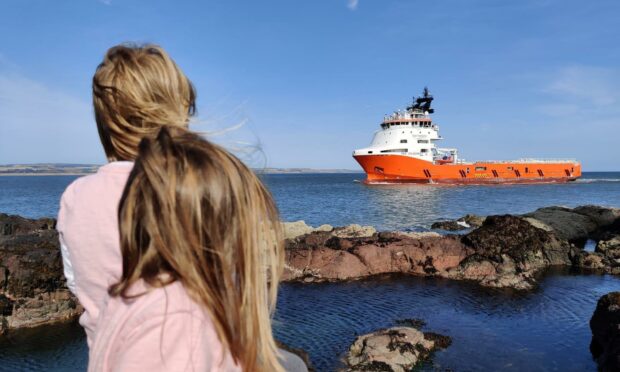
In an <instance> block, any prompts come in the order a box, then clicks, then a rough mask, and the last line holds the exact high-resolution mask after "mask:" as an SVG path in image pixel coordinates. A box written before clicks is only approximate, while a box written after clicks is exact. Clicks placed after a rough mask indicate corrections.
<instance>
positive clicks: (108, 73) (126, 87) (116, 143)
mask: <svg viewBox="0 0 620 372" xmlns="http://www.w3.org/2000/svg"><path fill="white" fill-rule="evenodd" d="M195 99H196V93H195V90H194V88H193V86H192V84H191V82H190V81H189V79H187V77H186V76H185V75H184V74H183V72H182V71H181V70H180V69H179V67H178V66H177V65H176V64H175V63H174V61H173V60H172V59H171V58H170V56H168V54H167V53H166V52H165V51H164V50H163V49H162V48H161V47H159V46H156V45H144V46H132V45H118V46H115V47H112V48H110V49H109V50H108V51H107V53H106V55H105V57H104V59H103V62H102V63H101V64H100V65H99V66H98V67H97V71H96V72H95V75H94V77H93V104H94V108H95V120H96V121H97V129H98V131H99V137H100V139H101V143H102V144H103V147H104V150H105V152H106V156H107V157H108V159H109V160H133V159H134V158H135V157H136V156H137V153H138V144H139V143H140V140H141V139H142V138H144V137H151V138H152V137H154V136H155V135H156V134H157V132H158V131H159V129H160V128H161V127H162V126H164V125H168V126H176V127H181V128H186V127H187V125H188V122H189V118H190V116H192V115H193V114H194V112H195Z"/></svg>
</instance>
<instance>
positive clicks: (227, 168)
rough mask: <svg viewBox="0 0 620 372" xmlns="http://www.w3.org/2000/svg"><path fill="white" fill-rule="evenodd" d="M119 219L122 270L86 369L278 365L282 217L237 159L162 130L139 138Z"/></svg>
mask: <svg viewBox="0 0 620 372" xmlns="http://www.w3.org/2000/svg"><path fill="white" fill-rule="evenodd" d="M119 226H120V237H121V253H122V258H123V274H122V277H121V279H120V281H119V282H118V283H116V284H114V285H113V286H111V288H110V291H109V293H110V296H111V298H110V299H109V301H108V303H107V304H106V307H105V309H103V310H102V315H101V318H100V320H99V324H98V326H97V335H96V338H95V340H94V344H93V348H92V350H91V354H90V363H89V369H90V370H93V371H100V370H104V371H108V370H115V371H116V370H134V369H137V368H140V369H142V370H147V371H153V370H161V369H167V370H171V371H184V370H196V371H211V370H218V371H219V370H225V371H228V370H236V369H238V368H240V367H242V368H243V370H246V371H266V372H267V371H281V370H282V367H281V366H280V362H279V360H278V356H277V355H278V351H277V349H276V345H275V342H274V339H273V336H272V331H271V321H270V319H271V318H270V317H271V310H273V308H274V306H275V302H276V295H277V287H278V280H279V278H280V273H281V269H282V264H283V246H282V234H281V231H280V229H281V227H280V222H279V218H278V213H277V209H276V206H275V203H274V201H273V199H272V198H271V195H270V194H269V192H268V191H267V189H266V188H265V187H264V186H263V184H262V183H261V181H260V180H259V179H258V177H256V175H255V174H254V173H253V172H252V171H251V170H249V169H248V168H247V167H246V166H245V165H244V164H243V163H242V162H241V161H240V160H239V159H237V158H236V157H234V156H233V155H231V154H230V153H228V152H226V151H225V150H223V149H222V148H220V147H219V146H216V145H214V144H211V143H210V142H208V141H206V140H203V139H201V138H200V137H199V136H198V135H196V134H193V133H190V132H187V131H179V130H173V129H172V128H171V129H167V128H165V127H164V128H162V129H161V131H160V134H159V135H158V136H157V138H156V139H155V140H149V139H145V140H143V142H142V144H141V145H140V153H139V156H138V158H137V160H136V163H135V166H134V168H133V170H132V172H131V175H130V176H129V181H128V182H127V185H126V187H125V191H124V193H123V197H122V201H121V205H120V209H119ZM237 366H240V367H237Z"/></svg>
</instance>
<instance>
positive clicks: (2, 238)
mask: <svg viewBox="0 0 620 372" xmlns="http://www.w3.org/2000/svg"><path fill="white" fill-rule="evenodd" d="M54 227H55V220H53V219H50V218H43V219H38V220H31V219H26V218H22V217H19V216H11V215H6V214H0V334H5V333H7V332H9V331H11V330H13V329H18V328H24V327H34V326H38V325H42V324H48V323H54V322H58V321H63V320H68V319H73V318H75V317H77V316H78V315H79V314H80V313H81V311H82V309H81V307H80V306H79V304H78V302H77V300H76V299H75V297H73V295H72V294H71V293H70V292H69V290H68V289H67V287H66V282H65V279H64V276H63V271H62V260H61V258H60V251H59V247H58V234H57V232H56V230H54Z"/></svg>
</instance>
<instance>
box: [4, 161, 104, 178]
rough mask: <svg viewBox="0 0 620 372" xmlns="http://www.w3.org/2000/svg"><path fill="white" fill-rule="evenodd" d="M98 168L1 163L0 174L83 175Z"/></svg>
mask: <svg viewBox="0 0 620 372" xmlns="http://www.w3.org/2000/svg"><path fill="white" fill-rule="evenodd" d="M98 168H99V165H98V164H65V163H53V164H49V163H41V164H3V165H0V176H6V175H11V176H19V175H23V176H29V175H32V176H54V175H83V174H90V173H95V172H96V171H97V169H98Z"/></svg>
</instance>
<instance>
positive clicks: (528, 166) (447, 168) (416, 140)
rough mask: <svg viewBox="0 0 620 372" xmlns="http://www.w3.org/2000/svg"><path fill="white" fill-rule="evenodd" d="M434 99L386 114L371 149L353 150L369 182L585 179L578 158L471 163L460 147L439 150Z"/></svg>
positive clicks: (428, 96) (418, 100) (424, 97)
mask: <svg viewBox="0 0 620 372" xmlns="http://www.w3.org/2000/svg"><path fill="white" fill-rule="evenodd" d="M432 102H433V96H432V95H431V94H430V93H429V91H428V88H424V92H423V94H422V96H420V97H417V98H414V100H413V103H412V104H411V105H410V106H408V107H407V108H406V110H398V111H396V112H394V113H393V114H391V115H386V116H385V117H384V118H383V121H382V122H381V125H380V126H381V128H380V129H379V130H378V131H376V132H375V135H374V138H373V140H372V143H371V145H370V146H368V147H365V148H362V149H358V150H355V151H353V157H354V158H355V160H356V161H357V162H358V163H359V164H360V165H361V167H362V168H363V169H364V171H365V172H366V175H367V179H366V180H365V183H407V182H411V183H433V184H503V183H556V182H557V183H562V182H570V181H575V180H576V179H578V178H579V177H581V164H580V163H579V162H578V161H576V160H575V159H534V158H525V159H518V160H509V161H504V160H501V161H491V160H489V161H476V162H468V161H465V159H461V158H460V157H459V154H458V151H457V149H455V148H440V147H438V146H437V143H438V142H439V141H441V140H443V137H441V136H440V135H439V125H437V124H436V123H435V122H433V120H432V118H431V114H433V113H434V112H435V110H434V108H431V104H432Z"/></svg>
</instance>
